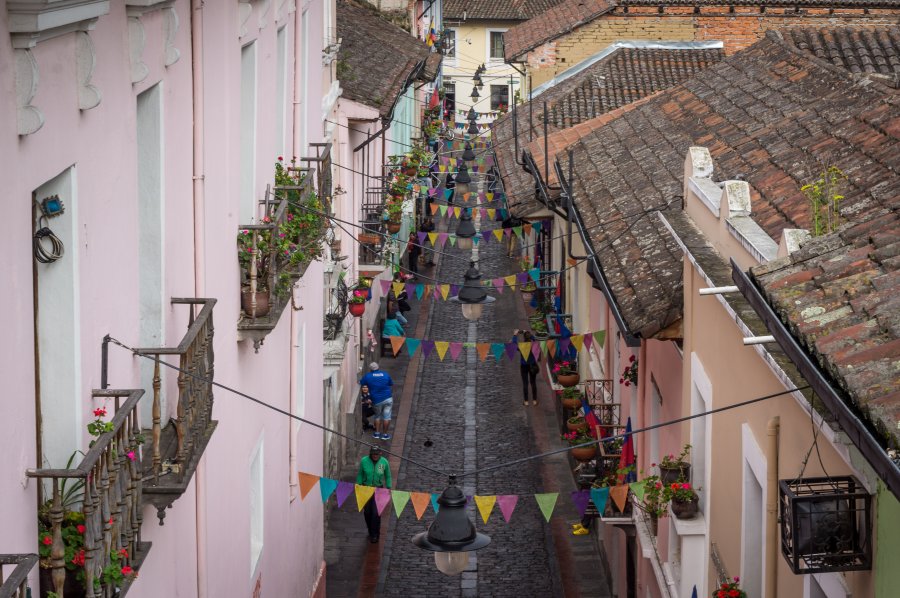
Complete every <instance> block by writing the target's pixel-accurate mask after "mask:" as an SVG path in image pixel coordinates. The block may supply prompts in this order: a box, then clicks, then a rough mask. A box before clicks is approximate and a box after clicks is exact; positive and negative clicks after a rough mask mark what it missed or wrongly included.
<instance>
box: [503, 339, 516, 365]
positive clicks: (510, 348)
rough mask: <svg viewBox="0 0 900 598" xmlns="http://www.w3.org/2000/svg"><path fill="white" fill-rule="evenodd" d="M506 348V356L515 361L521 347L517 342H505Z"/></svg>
mask: <svg viewBox="0 0 900 598" xmlns="http://www.w3.org/2000/svg"><path fill="white" fill-rule="evenodd" d="M504 345H505V349H506V356H507V357H509V360H510V361H513V360H514V359H515V358H516V354H517V353H518V352H519V347H518V346H517V343H504Z"/></svg>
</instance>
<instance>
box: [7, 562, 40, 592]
mask: <svg viewBox="0 0 900 598" xmlns="http://www.w3.org/2000/svg"><path fill="white" fill-rule="evenodd" d="M37 562H38V555H36V554H0V598H26V597H29V598H30V596H31V593H30V592H29V591H28V590H29V588H28V573H29V572H30V571H31V569H32V568H33V567H34V566H35V565H36V564H37ZM10 565H12V566H14V567H15V568H14V569H13V571H12V573H10V575H9V577H6V576H4V574H3V567H5V566H10Z"/></svg>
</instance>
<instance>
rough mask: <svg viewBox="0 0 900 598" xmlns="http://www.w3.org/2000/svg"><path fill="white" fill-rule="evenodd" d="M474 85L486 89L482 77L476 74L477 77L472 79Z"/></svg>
mask: <svg viewBox="0 0 900 598" xmlns="http://www.w3.org/2000/svg"><path fill="white" fill-rule="evenodd" d="M472 84H473V85H475V86H476V87H479V88H481V87H484V82H483V81H482V80H481V75H479V74H478V73H475V76H474V77H472Z"/></svg>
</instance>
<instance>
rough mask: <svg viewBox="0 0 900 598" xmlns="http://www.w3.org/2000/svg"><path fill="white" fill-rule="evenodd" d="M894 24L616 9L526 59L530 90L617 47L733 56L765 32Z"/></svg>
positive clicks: (895, 19) (899, 18)
mask: <svg viewBox="0 0 900 598" xmlns="http://www.w3.org/2000/svg"><path fill="white" fill-rule="evenodd" d="M898 23H900V11H898V10H890V9H870V10H868V11H864V10H863V9H834V10H833V11H832V10H829V9H827V8H822V9H812V8H810V9H803V10H801V11H795V9H793V8H768V9H765V11H764V12H761V11H760V8H759V7H750V6H735V7H734V9H733V11H732V9H731V8H730V7H728V6H703V7H700V8H699V10H695V9H694V7H691V6H671V7H665V8H664V10H663V12H662V13H660V12H659V9H658V8H657V7H655V6H639V7H630V8H629V9H628V12H625V9H624V8H621V7H619V8H617V9H616V10H615V12H613V13H610V14H607V15H605V16H603V17H600V18H599V19H596V20H594V21H593V22H591V23H588V24H586V25H584V26H582V27H579V28H577V29H575V30H574V31H572V32H571V33H568V34H566V35H564V36H562V37H559V38H557V39H555V40H553V41H551V42H548V43H546V44H544V45H542V46H539V47H537V48H535V49H534V50H532V51H531V52H529V53H528V55H527V56H526V62H527V67H528V72H529V73H530V74H531V77H532V85H533V86H534V87H537V86H538V85H540V84H542V83H544V82H546V81H548V80H550V79H552V78H553V77H555V76H556V75H558V74H559V73H561V72H563V71H565V70H566V69H569V68H571V67H573V66H575V65H576V64H578V63H579V62H581V61H582V60H584V59H586V58H589V57H591V56H593V55H594V54H596V53H597V52H599V51H601V50H603V49H604V48H605V47H607V46H608V45H609V44H611V43H613V42H617V41H630V40H648V41H721V42H723V43H724V44H725V53H726V54H733V53H734V52H737V51H738V50H740V49H742V48H746V47H747V46H749V45H751V44H753V43H754V42H756V41H757V40H759V39H760V38H761V37H762V36H763V35H764V34H765V32H766V30H768V29H779V28H785V27H797V26H802V27H827V26H834V25H843V26H851V27H855V26H872V25H887V24H894V25H896V24H898Z"/></svg>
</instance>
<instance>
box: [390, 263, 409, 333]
mask: <svg viewBox="0 0 900 598" xmlns="http://www.w3.org/2000/svg"><path fill="white" fill-rule="evenodd" d="M398 274H399V272H398ZM387 317H388V318H397V321H398V322H399V323H400V325H401V326H406V325H407V324H409V321H408V320H407V319H406V317H405V316H404V315H403V312H402V311H401V310H400V302H399V301H398V300H397V297H396V296H395V295H394V291H393V290H391V291H390V292H389V293H388V296H387Z"/></svg>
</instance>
